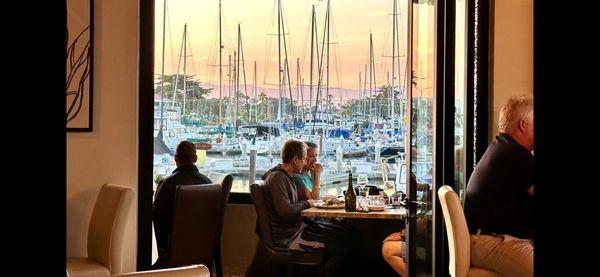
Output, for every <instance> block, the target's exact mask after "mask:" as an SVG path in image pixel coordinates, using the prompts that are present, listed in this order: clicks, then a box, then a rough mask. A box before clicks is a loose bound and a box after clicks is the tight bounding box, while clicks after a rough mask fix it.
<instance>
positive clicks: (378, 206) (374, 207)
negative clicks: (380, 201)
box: [369, 205, 385, 211]
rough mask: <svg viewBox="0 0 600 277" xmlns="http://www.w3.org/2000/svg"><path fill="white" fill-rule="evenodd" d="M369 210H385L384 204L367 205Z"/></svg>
mask: <svg viewBox="0 0 600 277" xmlns="http://www.w3.org/2000/svg"><path fill="white" fill-rule="evenodd" d="M369 210H371V211H383V210H385V205H381V206H380V205H372V206H369Z"/></svg>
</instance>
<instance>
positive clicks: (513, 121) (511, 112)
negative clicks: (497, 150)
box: [498, 95, 533, 133]
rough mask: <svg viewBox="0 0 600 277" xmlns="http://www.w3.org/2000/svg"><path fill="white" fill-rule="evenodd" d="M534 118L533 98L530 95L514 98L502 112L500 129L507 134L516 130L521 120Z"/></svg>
mask: <svg viewBox="0 0 600 277" xmlns="http://www.w3.org/2000/svg"><path fill="white" fill-rule="evenodd" d="M532 118H533V97H531V96H530V95H519V96H513V97H511V98H509V99H508V101H507V102H506V104H505V105H504V107H502V109H501V110H500V118H499V119H498V128H499V129H500V132H502V133H506V132H510V131H512V130H515V128H516V127H517V125H518V124H519V120H521V119H532Z"/></svg>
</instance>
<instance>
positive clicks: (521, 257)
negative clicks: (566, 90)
mask: <svg viewBox="0 0 600 277" xmlns="http://www.w3.org/2000/svg"><path fill="white" fill-rule="evenodd" d="M498 125H499V129H500V133H499V134H498V135H497V136H496V138H495V139H494V140H493V141H492V143H491V144H490V146H489V147H488V148H487V150H486V151H485V154H484V155H483V157H482V158H481V160H480V161H479V163H478V164H477V166H476V167H475V170H474V171H473V174H472V175H471V178H470V179H469V182H468V184H467V191H466V198H465V208H464V211H465V217H466V219H467V225H468V226H469V232H470V233H471V263H472V265H473V266H476V267H483V268H487V269H490V270H493V271H496V272H499V273H502V274H503V275H506V276H533V242H532V239H533V237H532V235H533V181H534V180H533V179H534V177H533V155H532V151H533V99H532V98H531V97H530V96H517V97H511V98H510V99H509V100H508V102H507V103H506V105H505V106H504V107H503V108H502V110H501V111H500V118H499V122H498Z"/></svg>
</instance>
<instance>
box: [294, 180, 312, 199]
mask: <svg viewBox="0 0 600 277" xmlns="http://www.w3.org/2000/svg"><path fill="white" fill-rule="evenodd" d="M296 188H297V189H298V199H301V200H308V199H313V198H312V195H311V192H310V190H309V189H308V188H307V187H306V186H305V185H304V184H300V185H298V184H296Z"/></svg>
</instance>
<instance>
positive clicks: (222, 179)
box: [208, 172, 233, 277]
mask: <svg viewBox="0 0 600 277" xmlns="http://www.w3.org/2000/svg"><path fill="white" fill-rule="evenodd" d="M208 178H209V179H210V180H211V181H212V182H213V184H221V200H223V202H222V203H223V212H222V215H221V218H222V219H224V218H225V208H226V207H227V202H228V201H229V192H230V191H231V185H232V184H233V175H232V174H224V173H218V172H210V173H209V174H208ZM222 232H223V220H221V223H220V225H219V233H218V237H217V245H218V247H217V252H216V253H215V273H216V274H217V277H223V263H222V261H221V234H222Z"/></svg>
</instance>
